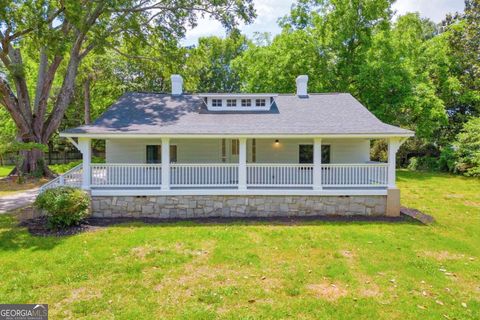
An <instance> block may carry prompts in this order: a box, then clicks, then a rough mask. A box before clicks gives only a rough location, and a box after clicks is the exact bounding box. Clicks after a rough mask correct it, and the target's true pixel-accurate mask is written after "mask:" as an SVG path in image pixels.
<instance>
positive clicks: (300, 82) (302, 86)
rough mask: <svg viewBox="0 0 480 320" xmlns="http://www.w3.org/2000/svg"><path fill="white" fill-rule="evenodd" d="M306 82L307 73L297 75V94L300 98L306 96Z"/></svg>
mask: <svg viewBox="0 0 480 320" xmlns="http://www.w3.org/2000/svg"><path fill="white" fill-rule="evenodd" d="M307 83H308V76H307V75H301V76H298V77H297V96H299V97H300V98H306V97H308V92H307Z"/></svg>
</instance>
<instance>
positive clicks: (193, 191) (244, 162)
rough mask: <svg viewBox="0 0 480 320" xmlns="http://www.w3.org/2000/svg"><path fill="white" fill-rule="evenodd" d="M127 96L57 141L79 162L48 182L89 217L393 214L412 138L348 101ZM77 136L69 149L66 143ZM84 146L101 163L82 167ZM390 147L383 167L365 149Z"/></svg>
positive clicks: (342, 96) (300, 82)
mask: <svg viewBox="0 0 480 320" xmlns="http://www.w3.org/2000/svg"><path fill="white" fill-rule="evenodd" d="M307 82H308V77H307V76H299V77H298V78H297V93H296V94H275V93H262V94H244V93H228V94H219V93H204V94H195V95H190V94H184V93H183V90H182V85H183V80H182V78H181V76H179V75H173V76H172V93H171V94H157V93H127V94H125V95H123V96H122V97H121V98H120V99H119V100H118V102H116V103H115V104H113V105H112V106H111V107H110V108H109V109H108V110H107V111H106V112H105V113H104V114H103V115H102V116H101V117H100V118H99V119H97V120H96V121H95V122H94V123H93V124H92V125H85V126H81V127H78V128H74V129H71V130H67V131H65V132H62V133H61V136H62V137H66V138H67V139H69V141H71V142H72V143H73V144H74V145H75V146H76V147H77V148H78V149H79V150H80V151H81V152H82V154H83V164H82V165H81V166H78V167H77V168H75V169H74V170H72V171H71V172H68V173H66V174H65V175H63V176H60V177H59V178H57V179H56V180H54V181H53V182H51V183H49V185H46V186H45V187H44V189H45V188H49V187H52V186H55V185H58V184H72V185H78V186H81V187H82V188H83V189H85V190H89V191H90V192H91V195H92V199H93V200H92V201H93V213H94V214H95V215H98V216H153V217H160V218H191V217H207V216H272V215H292V216H294V215H322V214H340V215H342V214H343V215H345V214H348V215H350V214H363V215H393V216H394V215H398V214H399V206H400V202H399V201H400V200H399V191H398V190H397V189H396V186H395V154H396V152H397V150H398V148H399V147H400V145H401V144H402V143H403V142H404V141H405V140H406V139H407V138H408V137H411V136H412V135H413V132H411V131H409V130H405V129H401V128H398V127H394V126H391V125H388V124H385V123H383V122H381V121H380V120H378V119H377V118H376V117H375V116H374V115H373V114H371V113H370V112H369V111H368V110H367V109H366V108H365V107H364V106H363V105H362V104H360V103H359V102H358V101H357V100H356V99H355V98H354V97H352V96H351V95H350V94H346V93H329V94H313V93H308V92H307ZM75 139H76V140H75ZM92 139H104V140H105V141H106V163H101V164H97V163H91V141H92ZM372 139H386V140H387V141H388V162H387V163H379V162H372V161H370V141H371V140H372Z"/></svg>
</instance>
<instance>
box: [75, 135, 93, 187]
mask: <svg viewBox="0 0 480 320" xmlns="http://www.w3.org/2000/svg"><path fill="white" fill-rule="evenodd" d="M78 146H79V148H80V152H81V153H82V161H83V164H82V189H83V190H90V181H91V177H92V175H91V168H90V164H91V162H92V139H90V138H78Z"/></svg>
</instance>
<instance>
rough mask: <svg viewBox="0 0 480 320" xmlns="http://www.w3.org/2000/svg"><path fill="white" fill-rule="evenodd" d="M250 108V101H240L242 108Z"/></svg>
mask: <svg viewBox="0 0 480 320" xmlns="http://www.w3.org/2000/svg"><path fill="white" fill-rule="evenodd" d="M251 106H252V100H250V99H242V107H251Z"/></svg>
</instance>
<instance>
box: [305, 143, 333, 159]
mask: <svg viewBox="0 0 480 320" xmlns="http://www.w3.org/2000/svg"><path fill="white" fill-rule="evenodd" d="M298 147H299V148H298V162H299V163H313V145H312V144H301V145H299V146H298ZM322 163H330V146H329V145H322Z"/></svg>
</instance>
